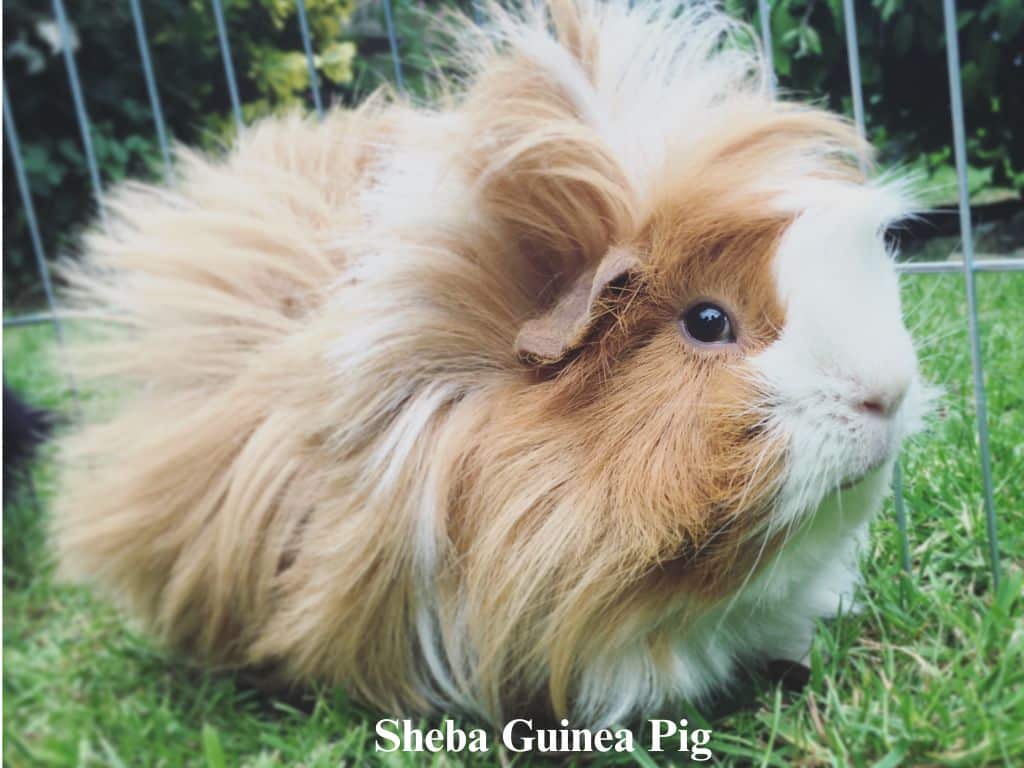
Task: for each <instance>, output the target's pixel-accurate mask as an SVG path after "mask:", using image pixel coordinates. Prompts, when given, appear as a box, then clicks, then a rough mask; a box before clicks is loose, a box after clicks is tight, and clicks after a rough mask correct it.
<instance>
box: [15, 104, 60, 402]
mask: <svg viewBox="0 0 1024 768" xmlns="http://www.w3.org/2000/svg"><path fill="white" fill-rule="evenodd" d="M4 136H5V137H6V138H7V148H8V150H9V151H10V153H11V161H12V162H13V163H14V178H15V180H16V183H17V185H18V194H19V196H20V197H21V205H22V208H23V209H24V210H25V221H26V222H27V224H28V232H29V237H30V238H31V240H32V252H33V253H34V254H35V258H36V268H37V269H38V270H39V280H40V281H41V282H42V284H43V293H44V294H45V295H46V306H47V308H48V309H49V312H48V313H45V314H40V315H39V316H38V318H39V322H49V323H50V324H51V325H52V326H53V333H54V336H56V337H57V343H58V344H59V345H60V346H61V347H63V346H64V326H63V324H62V323H61V321H60V319H59V318H58V317H57V298H56V296H55V295H54V292H53V282H52V281H51V280H50V266H49V265H48V264H47V263H46V253H45V252H44V251H43V240H42V238H41V237H40V236H39V220H38V219H37V218H36V208H35V205H34V204H33V202H32V190H30V189H29V186H28V176H27V175H26V173H25V164H24V162H22V158H21V142H20V141H19V140H18V127H17V125H15V123H14V111H13V110H12V109H11V101H10V99H9V98H8V96H7V86H6V85H4ZM24 317H25V319H28V320H32V321H35V320H36V317H34V316H32V315H25V316H24ZM11 320H12V322H8V320H7V318H4V325H5V326H8V325H27V324H29V323H28V322H18V320H19V318H11ZM67 379H68V388H69V389H70V390H71V395H72V397H73V398H74V401H75V404H76V406H77V405H78V388H77V387H76V386H75V378H74V376H73V374H72V373H71V369H70V368H67Z"/></svg>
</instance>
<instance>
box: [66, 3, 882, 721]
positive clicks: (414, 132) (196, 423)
mask: <svg viewBox="0 0 1024 768" xmlns="http://www.w3.org/2000/svg"><path fill="white" fill-rule="evenodd" d="M489 18H490V22H489V23H488V25H487V27H486V28H485V29H484V30H482V31H476V30H473V29H472V28H471V27H469V26H468V25H465V26H462V27H460V28H459V29H458V30H457V31H456V32H454V33H453V34H454V35H455V36H456V37H457V38H459V39H460V40H462V41H463V42H464V48H463V54H462V61H463V62H464V64H465V67H466V70H467V75H466V84H465V87H464V89H462V90H461V92H459V93H457V94H455V95H454V96H453V97H452V103H451V104H450V105H449V106H448V108H446V109H439V110H428V109H413V108H412V107H411V106H409V105H407V104H405V103H402V102H401V101H399V100H388V99H386V98H384V97H383V96H378V97H376V98H373V99H371V100H370V101H369V102H368V103H367V104H365V105H364V106H363V107H361V108H360V109H358V110H354V111H350V112H349V111H341V110H335V111H332V112H331V113H330V114H329V115H328V116H327V117H326V119H325V120H324V121H323V122H319V123H318V122H315V121H313V120H311V119H308V118H302V117H298V116H292V117H289V118H286V119H280V120H270V121H267V122H263V123H261V124H259V125H257V126H254V127H252V128H250V129H248V130H247V131H246V132H244V134H243V135H242V136H241V138H240V139H239V141H238V144H237V146H235V147H234V148H233V149H232V150H231V151H230V153H228V154H227V155H226V156H225V157H222V158H208V157H202V156H199V155H196V154H194V153H190V152H184V151H182V152H180V153H179V157H178V170H177V177H176V178H175V179H174V180H173V181H171V182H169V183H167V184H165V185H161V186H148V185H140V184H128V185H124V186H122V187H121V188H120V189H118V190H117V191H116V192H115V193H114V194H113V195H112V196H111V197H110V200H109V214H110V216H109V218H110V220H111V225H110V227H109V228H108V229H107V230H98V229H97V230H95V231H93V232H92V233H91V234H90V235H89V236H88V237H87V239H86V241H85V243H84V249H83V255H82V259H81V262H80V263H78V264H72V265H69V266H68V268H67V270H66V274H67V281H68V283H69V285H70V289H69V290H70V293H71V295H72V296H73V297H74V300H75V303H76V306H77V307H78V309H79V310H80V311H81V312H83V313H85V314H87V315H88V316H89V317H91V318H94V319H95V320H96V321H98V322H97V323H96V324H95V325H96V326H97V327H99V326H102V332H101V333H100V332H97V334H93V337H92V338H91V340H89V341H82V342H80V345H81V346H80V348H79V349H78V350H76V351H77V353H78V354H77V355H76V361H77V364H78V366H79V370H81V371H88V373H89V374H90V375H92V376H94V377H95V378H96V379H97V380H101V381H108V382H116V384H114V385H110V384H107V385H106V386H115V387H116V391H117V396H116V398H114V400H113V402H111V403H108V404H104V407H102V408H98V409H96V410H97V413H95V414H94V415H93V416H92V417H91V418H90V419H88V420H86V422H84V423H82V424H81V425H79V426H77V427H76V428H75V429H73V430H71V431H70V432H69V434H67V435H65V436H64V437H63V438H62V439H61V441H60V447H61V454H62V489H61V492H60V495H59V499H58V502H57V509H56V516H55V530H54V539H55V542H56V546H57V548H58V549H59V552H60V556H61V560H62V563H63V566H64V568H65V570H66V572H67V573H68V574H70V575H73V576H75V577H76V578H82V579H87V580H89V581H91V582H94V583H96V584H98V585H99V586H101V587H102V588H103V589H104V590H105V591H106V592H107V593H108V594H110V595H111V596H112V597H113V598H115V599H116V600H118V601H119V602H121V603H122V604H124V605H125V606H126V608H127V609H128V610H129V611H130V612H131V613H132V614H133V615H135V616H138V617H139V618H140V619H141V620H142V621H143V622H144V624H145V626H146V627H147V628H148V629H150V630H151V631H153V632H154V633H155V634H156V635H158V636H159V637H160V638H161V639H163V640H164V641H166V642H167V643H168V644H169V645H171V646H173V647H175V648H178V649H182V650H184V651H185V652H187V653H189V654H191V655H194V656H195V657H197V658H200V659H202V660H204V661H206V662H207V663H212V664H218V665H231V666H242V665H258V666H261V667H269V668H272V669H274V670H275V671H276V674H277V675H278V676H279V677H281V678H282V679H286V680H296V679H308V678H317V679H322V680H326V681H329V682H331V683H339V684H344V685H346V686H347V687H348V688H349V689H350V690H352V691H353V692H354V693H355V694H356V695H357V696H358V697H359V698H361V699H363V700H364V701H368V702H371V703H372V704H374V705H377V706H379V707H382V708H384V709H386V710H388V711H390V712H423V711H429V710H431V709H433V708H436V707H449V706H456V707H459V708H462V709H465V710H469V711H473V712H477V713H480V714H484V715H486V716H488V717H493V718H498V717H500V716H501V715H502V714H503V713H507V712H509V711H511V710H514V709H516V708H521V707H528V706H540V707H542V708H548V709H552V710H554V711H557V712H560V713H568V712H574V713H576V714H577V715H578V716H579V717H580V718H583V719H586V720H589V721H591V722H604V721H607V720H609V719H611V718H615V717H619V716H628V715H630V714H636V713H638V712H641V711H650V710H651V709H652V708H653V707H656V706H658V705H660V704H662V703H663V702H664V700H665V699H666V697H668V696H674V695H694V696H697V695H701V694H703V693H705V692H707V690H708V689H709V688H710V687H711V686H713V685H714V684H716V683H717V682H718V681H720V680H721V679H723V678H725V677H727V675H728V671H729V669H730V662H727V661H724V660H717V657H716V658H715V659H712V658H711V656H707V654H705V656H706V658H705V657H703V656H702V657H701V659H703V660H699V662H692V664H691V661H692V660H690V661H687V660H685V659H682V657H681V656H680V652H677V651H675V650H673V648H675V647H676V644H677V643H678V642H680V638H679V633H680V632H681V631H682V630H681V629H680V627H686V626H687V622H691V623H692V626H693V627H694V630H693V632H694V634H693V636H694V637H697V636H698V635H700V633H702V632H703V633H704V634H707V631H708V630H707V626H708V624H707V622H706V621H704V623H701V621H703V620H702V619H700V617H701V616H705V615H707V616H710V615H712V613H713V611H714V610H715V608H716V606H718V607H720V605H721V601H722V599H723V596H727V595H729V594H730V590H733V591H734V590H735V589H737V588H738V583H739V581H740V580H741V579H742V577H743V576H744V575H746V574H747V571H748V569H749V568H754V567H756V561H755V560H754V555H757V556H758V558H759V557H760V554H761V553H760V552H758V551H757V547H756V546H753V545H751V544H750V543H749V541H748V537H747V536H745V535H744V532H747V533H749V530H753V529H754V528H756V527H757V526H758V525H759V524H760V523H759V521H760V520H761V519H762V518H763V515H764V510H763V507H764V505H765V504H767V503H768V500H769V499H770V498H771V497H772V494H773V493H775V492H776V491H777V474H778V466H779V463H780V462H781V461H782V457H783V453H784V450H783V448H782V447H780V446H779V445H778V444H777V441H774V440H773V439H772V437H771V435H768V434H765V435H763V436H761V437H760V438H758V439H755V440H750V439H749V437H750V435H751V434H753V432H752V431H751V429H752V427H751V425H750V423H749V418H750V414H749V409H748V408H747V407H746V405H745V404H746V403H747V402H748V401H749V400H750V399H752V398H754V397H755V396H756V385H755V384H754V383H753V382H751V381H747V380H745V379H742V378H736V379H735V380H733V379H725V378H723V379H722V381H723V382H725V383H724V384H723V386H722V387H721V388H720V389H719V390H718V392H719V395H718V399H717V400H715V401H714V402H708V401H705V400H702V399H699V398H697V395H696V394H694V393H691V392H689V390H687V389H686V388H685V387H683V388H679V387H675V388H673V387H674V385H673V383H672V382H673V381H674V379H673V378H672V377H673V376H675V375H676V373H675V372H674V371H671V370H669V369H668V368H667V367H665V365H664V364H663V363H659V362H658V361H659V359H663V357H659V356H658V353H659V350H662V351H663V350H664V349H667V348H668V347H667V346H666V345H668V344H669V342H668V341H667V340H665V339H664V338H663V337H661V336H659V335H658V334H657V333H656V332H655V330H653V329H654V328H655V323H656V319H657V318H658V317H660V316H661V315H660V314H659V313H661V312H662V311H663V310H664V308H665V307H669V306H670V305H671V304H672V302H673V301H676V300H677V299H678V297H677V296H675V295H674V294H673V293H672V291H673V290H674V288H673V286H674V285H675V284H676V283H675V282H673V280H674V278H677V277H679V275H681V274H703V272H702V270H707V269H713V267H709V266H708V265H707V264H704V263H703V262H702V263H697V264H688V265H676V264H675V263H674V262H673V263H670V261H671V258H672V257H671V256H670V254H671V253H673V252H675V251H674V250H673V249H676V250H679V249H684V250H685V249H689V250H690V251H692V252H705V251H706V252H707V253H712V252H714V253H724V254H733V255H732V256H729V257H728V258H729V259H732V260H734V261H730V262H729V263H730V264H735V265H738V266H735V267H733V266H730V270H731V271H729V270H726V271H723V272H722V273H721V274H720V275H719V276H718V277H716V279H720V280H722V281H725V282H727V283H728V282H729V281H732V283H739V282H743V281H745V283H753V284H757V283H759V282H760V283H763V284H764V285H765V286H767V287H766V288H765V289H764V290H765V291H769V292H770V290H769V289H770V279H769V278H768V277H767V275H768V269H769V267H768V266H767V265H768V257H769V256H770V254H771V252H772V249H773V248H774V246H775V244H777V242H778V241H779V238H780V237H781V233H782V231H783V229H784V228H785V226H786V225H787V223H788V222H790V221H791V220H792V218H793V216H794V215H795V213H796V211H795V210H794V208H793V206H792V204H790V203H787V202H785V201H784V199H783V195H784V193H789V192H791V191H792V189H793V188H794V187H795V186H799V185H800V184H801V183H805V182H807V181H808V180H811V182H812V183H818V182H820V183H822V184H824V183H826V182H829V183H831V182H835V183H855V182H857V181H858V180H859V178H858V174H857V171H856V169H855V163H854V162H853V159H854V158H855V156H856V155H857V154H858V153H861V152H864V151H866V150H865V149H864V147H862V146H861V144H860V143H859V142H858V140H857V139H856V138H855V136H854V134H853V132H852V131H851V130H850V129H849V127H848V126H847V125H846V124H845V123H843V122H842V121H840V120H837V119H835V118H832V117H830V116H828V115H826V114H824V113H821V112H818V111H815V110H811V109H808V108H804V107H799V106H795V105H787V104H784V103H781V102H773V101H772V100H771V99H770V97H769V96H768V94H767V91H766V88H765V86H764V82H765V70H764V63H763V61H762V60H761V58H760V56H759V55H758V54H757V51H756V48H754V47H752V46H750V45H746V44H741V43H742V40H741V38H742V39H745V36H746V35H747V31H746V30H745V28H743V27H740V26H738V25H737V24H736V23H734V22H733V21H731V20H729V19H728V18H727V17H726V16H724V15H723V14H721V13H720V12H718V11H717V10H715V9H714V8H713V7H712V6H710V5H707V4H703V3H696V4H685V3H684V4H679V3H675V2H640V3H637V6H636V7H635V8H632V9H631V8H630V7H629V4H628V3H627V2H626V1H625V0H616V1H615V2H609V3H596V2H592V1H591V0H551V2H550V3H547V4H535V5H528V6H526V7H524V8H523V9H522V10H521V11H515V12H513V11H506V10H502V9H500V8H498V7H496V6H492V7H491V8H490V9H489ZM786 199H788V198H786ZM619 244H643V248H644V249H646V251H647V261H646V262H645V266H644V268H643V270H642V274H643V277H642V280H641V283H640V286H639V287H637V289H636V291H637V293H636V295H637V297H638V298H637V301H636V305H635V307H634V306H626V307H625V308H623V309H615V310H609V312H610V314H609V315H608V319H607V322H605V324H604V325H602V326H601V328H602V329H603V330H602V331H601V333H602V334H603V335H602V337H601V341H600V343H594V344H592V345H590V346H588V347H587V348H586V349H584V350H583V351H582V352H581V353H580V355H579V358H578V359H576V360H574V361H573V362H572V363H571V364H570V365H568V366H567V367H566V368H565V369H564V370H562V371H560V372H559V373H557V375H548V373H546V372H544V371H540V372H538V371H537V370H534V369H532V368H530V367H529V366H527V365H524V362H523V361H522V360H521V359H520V358H518V357H517V355H516V353H515V341H516V335H517V332H518V330H519V328H520V327H521V326H522V325H523V323H524V321H526V320H528V319H529V318H531V317H534V316H536V315H537V314H538V313H539V312H542V311H544V310H545V309H546V308H548V307H549V306H550V305H551V304H552V302H554V301H555V299H556V297H557V296H558V295H559V294H560V293H561V292H562V291H564V290H565V289H566V287H567V286H568V285H569V284H570V283H571V282H572V281H573V280H574V279H576V278H577V276H578V275H579V274H580V273H581V272H584V271H585V270H587V269H588V268H591V267H593V265H594V264H596V263H597V262H598V260H600V259H601V257H602V256H603V255H604V254H605V252H606V251H608V249H609V248H610V247H611V246H613V245H619ZM670 246H671V247H670ZM638 247H639V246H638ZM659 249H661V250H659ZM702 249H704V250H702ZM658 254H662V255H661V256H659V255H658ZM665 254H669V255H665ZM659 258H660V259H661V261H659ZM752 301H754V299H752ZM757 301H759V302H761V303H762V304H764V305H765V306H766V307H768V309H766V310H765V311H766V313H767V314H766V316H768V317H771V316H773V315H772V313H775V314H779V313H781V311H782V309H781V308H779V307H774V305H772V300H771V298H770V297H769V296H768V295H767V294H766V295H765V296H764V297H762V298H759V299H757ZM758 306H760V304H759V305H758ZM630 331H635V332H637V333H640V334H646V335H643V339H644V344H645V346H643V348H642V349H639V350H637V351H629V350H627V347H626V344H627V343H626V341H625V340H624V334H626V333H627V332H630ZM759 332H760V333H762V335H763V338H764V339H765V340H768V339H769V338H770V337H771V334H772V333H773V330H772V329H771V328H770V327H768V325H766V326H765V328H763V329H761V330H760V331H759ZM617 334H618V335H617ZM659 366H661V367H659ZM613 370H614V371H615V373H614V375H612V373H611V372H612V371H613ZM694 371H695V373H693V374H692V377H693V378H695V379H696V380H698V381H699V380H702V377H705V378H706V377H712V376H715V375H717V374H714V373H713V372H711V371H705V370H704V369H702V368H701V367H700V366H699V365H697V366H696V367H695V368H694ZM659 398H662V399H667V400H668V401H670V402H672V403H674V404H675V405H676V406H678V407H677V408H675V409H673V410H672V412H671V413H668V412H667V410H666V409H664V408H663V409H660V410H659V409H658V408H657V407H656V406H657V404H658V401H659ZM698 406H701V408H703V412H704V413H719V414H722V417H721V419H720V420H718V421H717V422H716V423H714V424H712V425H711V426H708V425H707V424H706V423H705V421H704V420H703V419H700V420H695V418H696V417H695V416H694V413H696V412H698V411H700V410H701V408H698ZM681 457H684V458H686V459H687V460H686V462H685V464H686V466H687V467H689V469H688V471H687V472H681V465H680V460H681ZM716 465H717V466H716ZM752 466H756V467H757V469H756V470H755V471H753V472H752V473H750V475H749V477H747V476H744V479H745V482H744V483H739V482H737V481H736V480H735V479H730V478H735V476H736V474H737V471H738V470H737V468H738V467H744V468H745V467H752ZM702 467H703V468H704V469H702ZM709 510H714V515H718V516H719V517H717V518H715V517H713V516H712V513H711V512H710V511H709ZM748 527H749V529H748ZM715 537H719V538H715ZM712 539H713V540H714V541H712ZM776 543H777V542H776ZM757 544H758V545H760V548H761V550H763V549H764V545H763V544H761V542H760V540H758V541H757ZM681 552H689V553H690V558H689V559H687V557H683V556H681V555H680V553H681ZM752 563H753V564H752ZM744 583H745V582H744ZM684 634H685V633H684ZM700 637H703V635H700ZM698 639H700V638H698ZM694 642H696V641H694ZM700 642H704V640H700ZM702 647H703V646H702ZM700 653H704V651H700V652H699V653H698V656H699V655H700ZM688 664H689V665H691V666H687V665H688ZM588 665H589V666H588ZM693 665H696V666H693ZM684 668H685V669H684ZM680 670H682V671H680ZM695 670H696V671H695ZM634 673H635V674H634ZM631 674H634V677H635V678H636V681H633V682H630V680H632V678H630V675H631Z"/></svg>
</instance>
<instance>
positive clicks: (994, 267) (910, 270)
mask: <svg viewBox="0 0 1024 768" xmlns="http://www.w3.org/2000/svg"><path fill="white" fill-rule="evenodd" d="M965 269H967V270H971V271H973V272H1021V271H1024V258H1005V259H977V260H976V261H973V262H971V264H970V265H969V266H968V265H967V263H966V262H965V261H903V262H899V263H897V264H896V271H897V272H902V273H905V274H922V273H928V274H935V273H940V272H956V273H957V274H963V272H964V270H965Z"/></svg>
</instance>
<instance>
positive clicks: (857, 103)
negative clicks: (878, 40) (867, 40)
mask: <svg viewBox="0 0 1024 768" xmlns="http://www.w3.org/2000/svg"><path fill="white" fill-rule="evenodd" d="M843 26H845V27H846V59H847V62H848V63H849V66H850V94H851V95H852V97H853V121H854V123H856V125H857V133H858V134H860V137H861V138H862V139H867V135H868V131H867V124H866V122H865V119H864V88H863V86H862V85H861V77H860V46H859V44H858V43H857V16H856V15H855V14H854V10H853V0H843ZM857 159H858V162H859V163H860V170H861V173H863V174H865V175H867V170H868V169H867V159H866V158H865V157H863V156H862V155H859V156H858V158H857Z"/></svg>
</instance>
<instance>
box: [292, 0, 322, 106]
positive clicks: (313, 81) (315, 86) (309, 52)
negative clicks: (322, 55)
mask: <svg viewBox="0 0 1024 768" xmlns="http://www.w3.org/2000/svg"><path fill="white" fill-rule="evenodd" d="M295 10H296V12H297V13H298V16H299V33H300V34H301V35H302V47H303V48H304V49H305V51H306V66H307V67H308V68H309V88H310V90H311V91H312V92H313V106H314V107H316V115H317V117H319V118H321V119H323V116H324V105H323V102H322V101H320V77H319V76H318V75H317V73H316V57H315V56H314V55H313V39H312V36H311V35H310V34H309V20H308V19H307V18H306V3H305V2H304V0H295Z"/></svg>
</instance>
